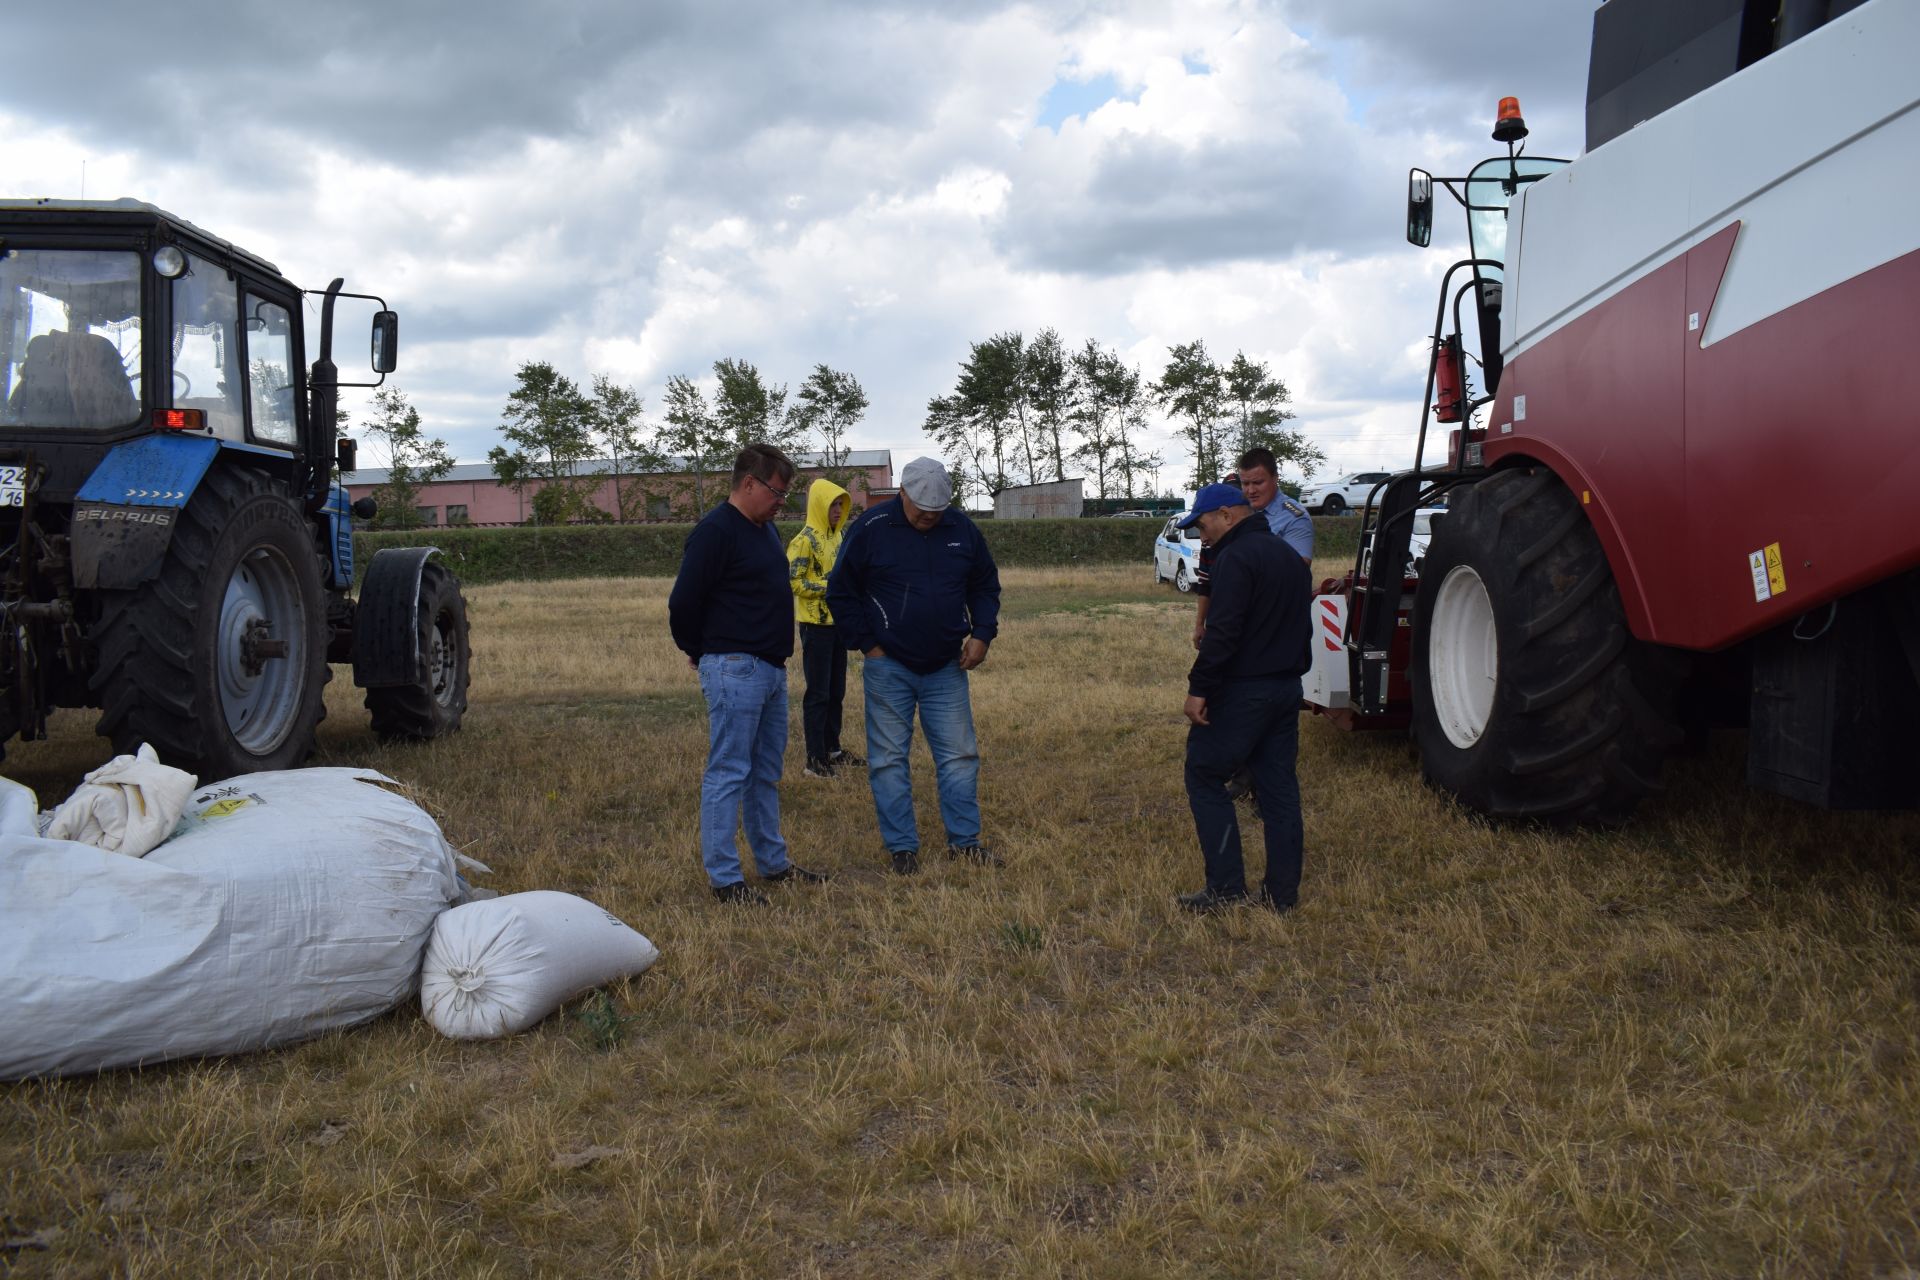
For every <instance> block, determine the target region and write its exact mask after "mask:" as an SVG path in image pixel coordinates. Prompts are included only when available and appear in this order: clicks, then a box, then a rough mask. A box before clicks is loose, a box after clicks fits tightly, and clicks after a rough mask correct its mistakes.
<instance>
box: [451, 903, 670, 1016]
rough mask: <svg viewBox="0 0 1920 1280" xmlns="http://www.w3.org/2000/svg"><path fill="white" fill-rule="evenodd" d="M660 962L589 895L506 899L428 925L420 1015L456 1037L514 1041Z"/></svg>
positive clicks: (639, 937)
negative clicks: (570, 1003)
mask: <svg viewBox="0 0 1920 1280" xmlns="http://www.w3.org/2000/svg"><path fill="white" fill-rule="evenodd" d="M659 958H660V952H659V951H658V950H657V949H655V947H654V945H653V944H652V943H651V942H649V941H647V939H646V938H645V937H644V936H643V935H641V934H639V933H636V932H635V931H634V930H632V929H630V928H628V927H627V926H626V925H625V924H623V923H622V922H621V921H620V919H619V918H618V917H617V916H615V915H613V914H611V913H610V912H608V911H605V910H603V909H602V908H600V907H597V906H595V905H594V904H593V903H591V902H588V901H587V900H586V899H585V898H576V897H575V896H574V895H572V894H570V893H554V892H552V891H551V890H546V889H540V890H535V891H534V892H531V893H510V894H506V895H504V896H502V897H498V898H491V899H488V900H487V901H485V902H470V903H468V904H466V905H465V906H460V907H455V908H454V909H453V910H451V911H448V912H445V913H444V914H442V915H441V917H440V918H439V919H438V920H436V921H434V925H433V939H432V940H431V941H430V942H428V943H427V956H426V959H425V960H424V961H423V962H422V963H421V966H420V1011H421V1012H422V1013H424V1014H425V1015H426V1017H427V1021H428V1022H431V1023H432V1024H433V1025H434V1029H435V1030H437V1031H439V1032H441V1033H442V1034H443V1035H449V1036H453V1037H454V1038H455V1039H459V1040H489V1039H492V1038H494V1037H495V1036H510V1035H513V1034H514V1033H515V1032H519V1031H525V1030H526V1029H527V1028H528V1027H530V1026H532V1025H533V1024H534V1023H536V1022H538V1021H540V1019H542V1018H544V1017H546V1016H547V1015H548V1014H550V1013H552V1012H553V1011H554V1010H555V1009H558V1008H559V1007H560V1006H561V1005H562V1004H564V1003H565V1002H566V1001H567V1000H568V999H570V998H571V997H573V996H576V995H579V994H580V993H581V992H582V991H591V990H592V989H593V988H595V987H598V986H602V985H604V984H605V983H608V982H611V981H613V980H614V979H615V978H624V977H628V976H630V975H632V974H636V973H644V972H645V971H646V970H647V968H648V967H649V966H650V965H652V964H653V962H654V961H655V960H658V959H659Z"/></svg>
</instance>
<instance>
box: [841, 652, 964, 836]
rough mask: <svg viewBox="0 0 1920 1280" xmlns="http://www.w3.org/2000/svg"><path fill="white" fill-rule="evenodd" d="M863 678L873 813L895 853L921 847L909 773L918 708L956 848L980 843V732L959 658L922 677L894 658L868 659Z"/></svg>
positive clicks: (943, 815)
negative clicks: (976, 731) (975, 727)
mask: <svg viewBox="0 0 1920 1280" xmlns="http://www.w3.org/2000/svg"><path fill="white" fill-rule="evenodd" d="M860 682H861V687H862V688H863V689H864V690H865V691H866V699H867V781H868V782H869V783H870V784H872V786H873V810H874V813H875V815H876V816H877V817H878V818H879V820H880V838H881V839H882V840H884V841H886V843H887V849H888V851H889V852H892V853H898V852H900V851H902V850H914V851H916V852H917V851H918V850H919V848H920V829H919V827H918V826H917V825H916V824H915V822H914V818H913V780H912V778H911V776H910V775H909V774H908V771H907V749H908V748H909V747H910V746H911V745H912V744H913V712H914V708H915V707H916V706H917V707H918V708H919V709H920V728H921V730H922V732H924V733H925V734H926V735H927V749H928V750H929V751H931V752H932V753H933V767H934V778H935V781H937V782H938V783H939V788H940V821H941V822H943V823H944V824H946V828H947V843H948V844H949V845H951V846H954V847H956V848H966V847H967V846H969V845H976V844H979V843H980V798H979V795H978V792H977V787H978V785H979V780H980V748H979V746H978V744H977V743H976V742H975V741H974V737H973V704H972V703H971V702H970V701H969V700H968V698H967V673H966V672H964V671H962V670H961V669H960V664H959V663H958V662H949V663H948V664H947V665H946V666H944V667H941V668H940V669H939V670H938V671H935V672H933V673H931V674H930V675H924V676H923V675H920V674H919V673H918V672H915V671H911V670H909V669H908V668H906V667H903V666H901V665H900V664H899V663H898V662H895V661H894V660H893V659H892V658H868V659H867V660H866V662H865V663H863V664H862V666H861V674H860Z"/></svg>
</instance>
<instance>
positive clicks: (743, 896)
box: [713, 880, 773, 907]
mask: <svg viewBox="0 0 1920 1280" xmlns="http://www.w3.org/2000/svg"><path fill="white" fill-rule="evenodd" d="M713 896H714V897H716V898H718V899H720V901H722V902H725V903H729V904H731V905H733V906H739V907H765V906H771V905H772V904H773V899H772V898H769V897H768V896H767V895H766V894H764V893H762V892H760V890H758V889H756V888H754V887H753V886H752V885H750V884H748V883H747V882H746V881H745V880H736V881H734V882H733V883H732V884H723V885H717V886H715V888H714V890H713Z"/></svg>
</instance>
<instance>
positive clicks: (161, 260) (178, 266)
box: [153, 244, 187, 280]
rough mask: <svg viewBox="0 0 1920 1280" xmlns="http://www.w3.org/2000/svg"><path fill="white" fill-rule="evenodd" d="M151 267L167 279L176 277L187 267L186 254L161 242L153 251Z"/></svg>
mask: <svg viewBox="0 0 1920 1280" xmlns="http://www.w3.org/2000/svg"><path fill="white" fill-rule="evenodd" d="M153 269H154V270H155V271H158V272H159V273H160V274H161V275H163V276H165V277H166V278H167V279H169V280H173V279H176V278H178V277H179V276H180V275H181V274H182V273H183V272H185V271H186V269H187V255H186V254H184V253H182V252H180V250H179V249H177V248H175V247H174V246H173V245H170V244H163V245H161V246H160V247H159V248H158V249H155V250H154V251H153Z"/></svg>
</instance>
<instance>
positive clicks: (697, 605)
mask: <svg viewBox="0 0 1920 1280" xmlns="http://www.w3.org/2000/svg"><path fill="white" fill-rule="evenodd" d="M792 484H793V463H792V462H791V461H790V460H789V459H788V458H787V456H786V455H785V454H784V453H781V452H780V450H778V449H776V448H774V447H773V446H772V445H769V444H750V445H748V446H747V447H746V448H744V449H742V450H741V451H740V456H739V457H737V458H735V459H734V463H733V490H732V492H731V493H730V494H728V496H727V500H726V501H725V502H723V503H721V504H720V505H719V506H717V507H715V508H714V509H713V510H712V511H709V512H708V513H707V514H706V516H705V517H704V518H703V519H702V520H701V521H700V523H699V524H697V525H695V526H694V527H693V532H692V533H690V534H688V535H687V543H686V549H685V551H684V552H683V553H682V555H681V559H680V574H679V576H678V577H677V578H675V579H674V582H673V591H672V592H671V594H669V595H668V597H667V624H668V627H669V628H670V629H671V630H672V632H673V642H674V644H675V645H677V646H679V648H680V650H681V651H682V652H683V653H685V654H686V655H687V661H688V663H689V664H690V665H692V666H693V668H694V669H695V670H696V671H698V672H699V673H700V692H701V693H703V694H704V695H706V699H707V730H708V745H707V767H706V771H705V772H704V773H703V774H702V775H701V778H700V861H701V863H702V864H703V865H704V866H705V867H706V872H707V881H708V883H709V884H711V885H712V886H713V893H714V896H715V897H717V898H718V899H720V901H722V902H736V903H748V904H753V905H764V904H765V903H766V902H767V900H768V899H767V895H766V894H765V893H763V892H761V891H760V890H759V889H757V888H755V887H754V886H752V885H749V884H748V883H747V882H746V879H745V877H744V875H743V874H742V871H741V867H740V855H739V853H738V852H737V851H736V850H735V849H734V843H733V836H734V830H735V828H736V827H739V826H744V827H745V829H746V833H747V846H748V848H750V849H751V850H752V851H753V860H754V862H755V864H756V865H757V867H758V869H759V872H760V879H761V882H762V883H765V884H786V883H793V882H796V881H798V882H806V883H818V882H819V881H822V880H825V879H826V878H827V877H826V876H825V875H823V874H821V873H819V872H816V871H808V870H807V869H805V868H804V867H800V866H797V865H795V864H794V863H793V862H792V861H790V860H789V859H788V857H787V841H786V838H785V837H784V836H782V835H781V834H780V767H781V760H782V757H783V756H784V755H785V753H786V747H787V659H788V658H790V657H792V656H793V594H792V592H790V591H789V590H788V589H787V556H786V549H785V548H784V547H783V546H782V545H781V544H780V535H779V534H778V533H776V532H775V531H774V527H773V521H774V517H775V516H777V515H779V514H780V509H781V508H782V507H784V506H785V505H786V501H787V490H788V489H789V487H790V486H791V485H792Z"/></svg>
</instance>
